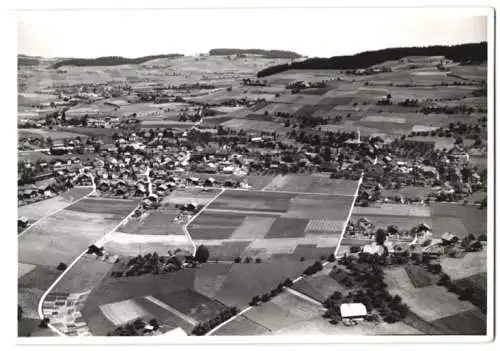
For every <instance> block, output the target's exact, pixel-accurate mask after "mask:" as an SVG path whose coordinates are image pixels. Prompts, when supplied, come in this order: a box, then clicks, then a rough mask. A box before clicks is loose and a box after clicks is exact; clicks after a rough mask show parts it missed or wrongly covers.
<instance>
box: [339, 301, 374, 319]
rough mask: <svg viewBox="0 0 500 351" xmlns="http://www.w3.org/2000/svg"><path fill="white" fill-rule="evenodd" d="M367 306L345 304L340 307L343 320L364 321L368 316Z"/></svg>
mask: <svg viewBox="0 0 500 351" xmlns="http://www.w3.org/2000/svg"><path fill="white" fill-rule="evenodd" d="M367 313H368V312H367V311H366V306H365V305H363V304H362V303H343V304H342V305H340V316H341V317H342V319H354V320H362V319H364V318H365V317H366V315H367Z"/></svg>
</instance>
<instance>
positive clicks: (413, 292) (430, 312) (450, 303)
mask: <svg viewBox="0 0 500 351" xmlns="http://www.w3.org/2000/svg"><path fill="white" fill-rule="evenodd" d="M385 282H386V283H387V285H388V290H389V291H390V292H391V294H398V295H400V296H401V298H402V299H403V302H405V303H406V304H408V306H409V307H410V310H412V311H413V312H414V313H416V314H417V315H418V316H420V317H421V318H422V319H423V320H425V321H428V322H432V321H433V320H436V319H439V318H444V317H448V316H451V315H454V314H457V313H460V312H465V311H469V310H472V309H474V308H475V307H474V306H473V305H472V304H471V303H470V302H466V301H461V300H459V299H458V298H457V296H456V295H455V294H452V293H450V292H448V291H447V290H446V288H444V287H442V286H437V285H435V286H427V287H423V288H415V287H414V286H413V283H412V282H411V280H410V278H409V277H408V275H407V273H406V271H405V269H404V268H402V267H398V268H391V269H388V270H386V272H385Z"/></svg>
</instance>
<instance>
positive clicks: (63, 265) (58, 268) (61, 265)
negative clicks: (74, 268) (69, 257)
mask: <svg viewBox="0 0 500 351" xmlns="http://www.w3.org/2000/svg"><path fill="white" fill-rule="evenodd" d="M66 268H68V265H67V264H66V263H63V262H61V263H59V265H58V266H57V270H58V271H65V270H66Z"/></svg>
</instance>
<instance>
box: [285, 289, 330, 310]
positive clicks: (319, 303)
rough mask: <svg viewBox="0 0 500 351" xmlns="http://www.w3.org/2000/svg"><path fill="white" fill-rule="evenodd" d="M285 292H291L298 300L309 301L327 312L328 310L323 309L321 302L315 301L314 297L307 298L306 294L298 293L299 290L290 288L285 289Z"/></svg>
mask: <svg viewBox="0 0 500 351" xmlns="http://www.w3.org/2000/svg"><path fill="white" fill-rule="evenodd" d="M284 290H285V291H287V292H289V293H290V294H292V295H295V296H297V297H298V298H301V299H302V300H304V301H309V302H310V303H312V304H315V305H317V306H321V307H322V308H323V309H325V310H326V308H324V307H323V304H322V303H321V302H319V301H318V300H315V299H313V298H312V297H309V296H307V295H306V294H303V293H301V292H300V291H297V290H295V289H293V288H288V287H285V288H284Z"/></svg>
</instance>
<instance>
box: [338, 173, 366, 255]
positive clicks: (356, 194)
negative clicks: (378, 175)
mask: <svg viewBox="0 0 500 351" xmlns="http://www.w3.org/2000/svg"><path fill="white" fill-rule="evenodd" d="M363 176H364V172H363V173H361V177H359V181H358V186H357V187H356V192H355V193H354V196H353V199H352V204H351V208H350V209H349V213H348V215H347V218H346V220H345V223H344V227H343V228H342V233H341V234H340V238H339V242H338V244H337V248H336V249H335V253H334V256H335V257H337V255H338V252H339V250H340V245H341V244H342V239H344V234H345V230H346V228H347V224H348V223H349V221H350V220H351V216H352V211H353V210H354V204H355V203H356V198H357V197H358V193H359V188H360V187H361V183H363Z"/></svg>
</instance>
